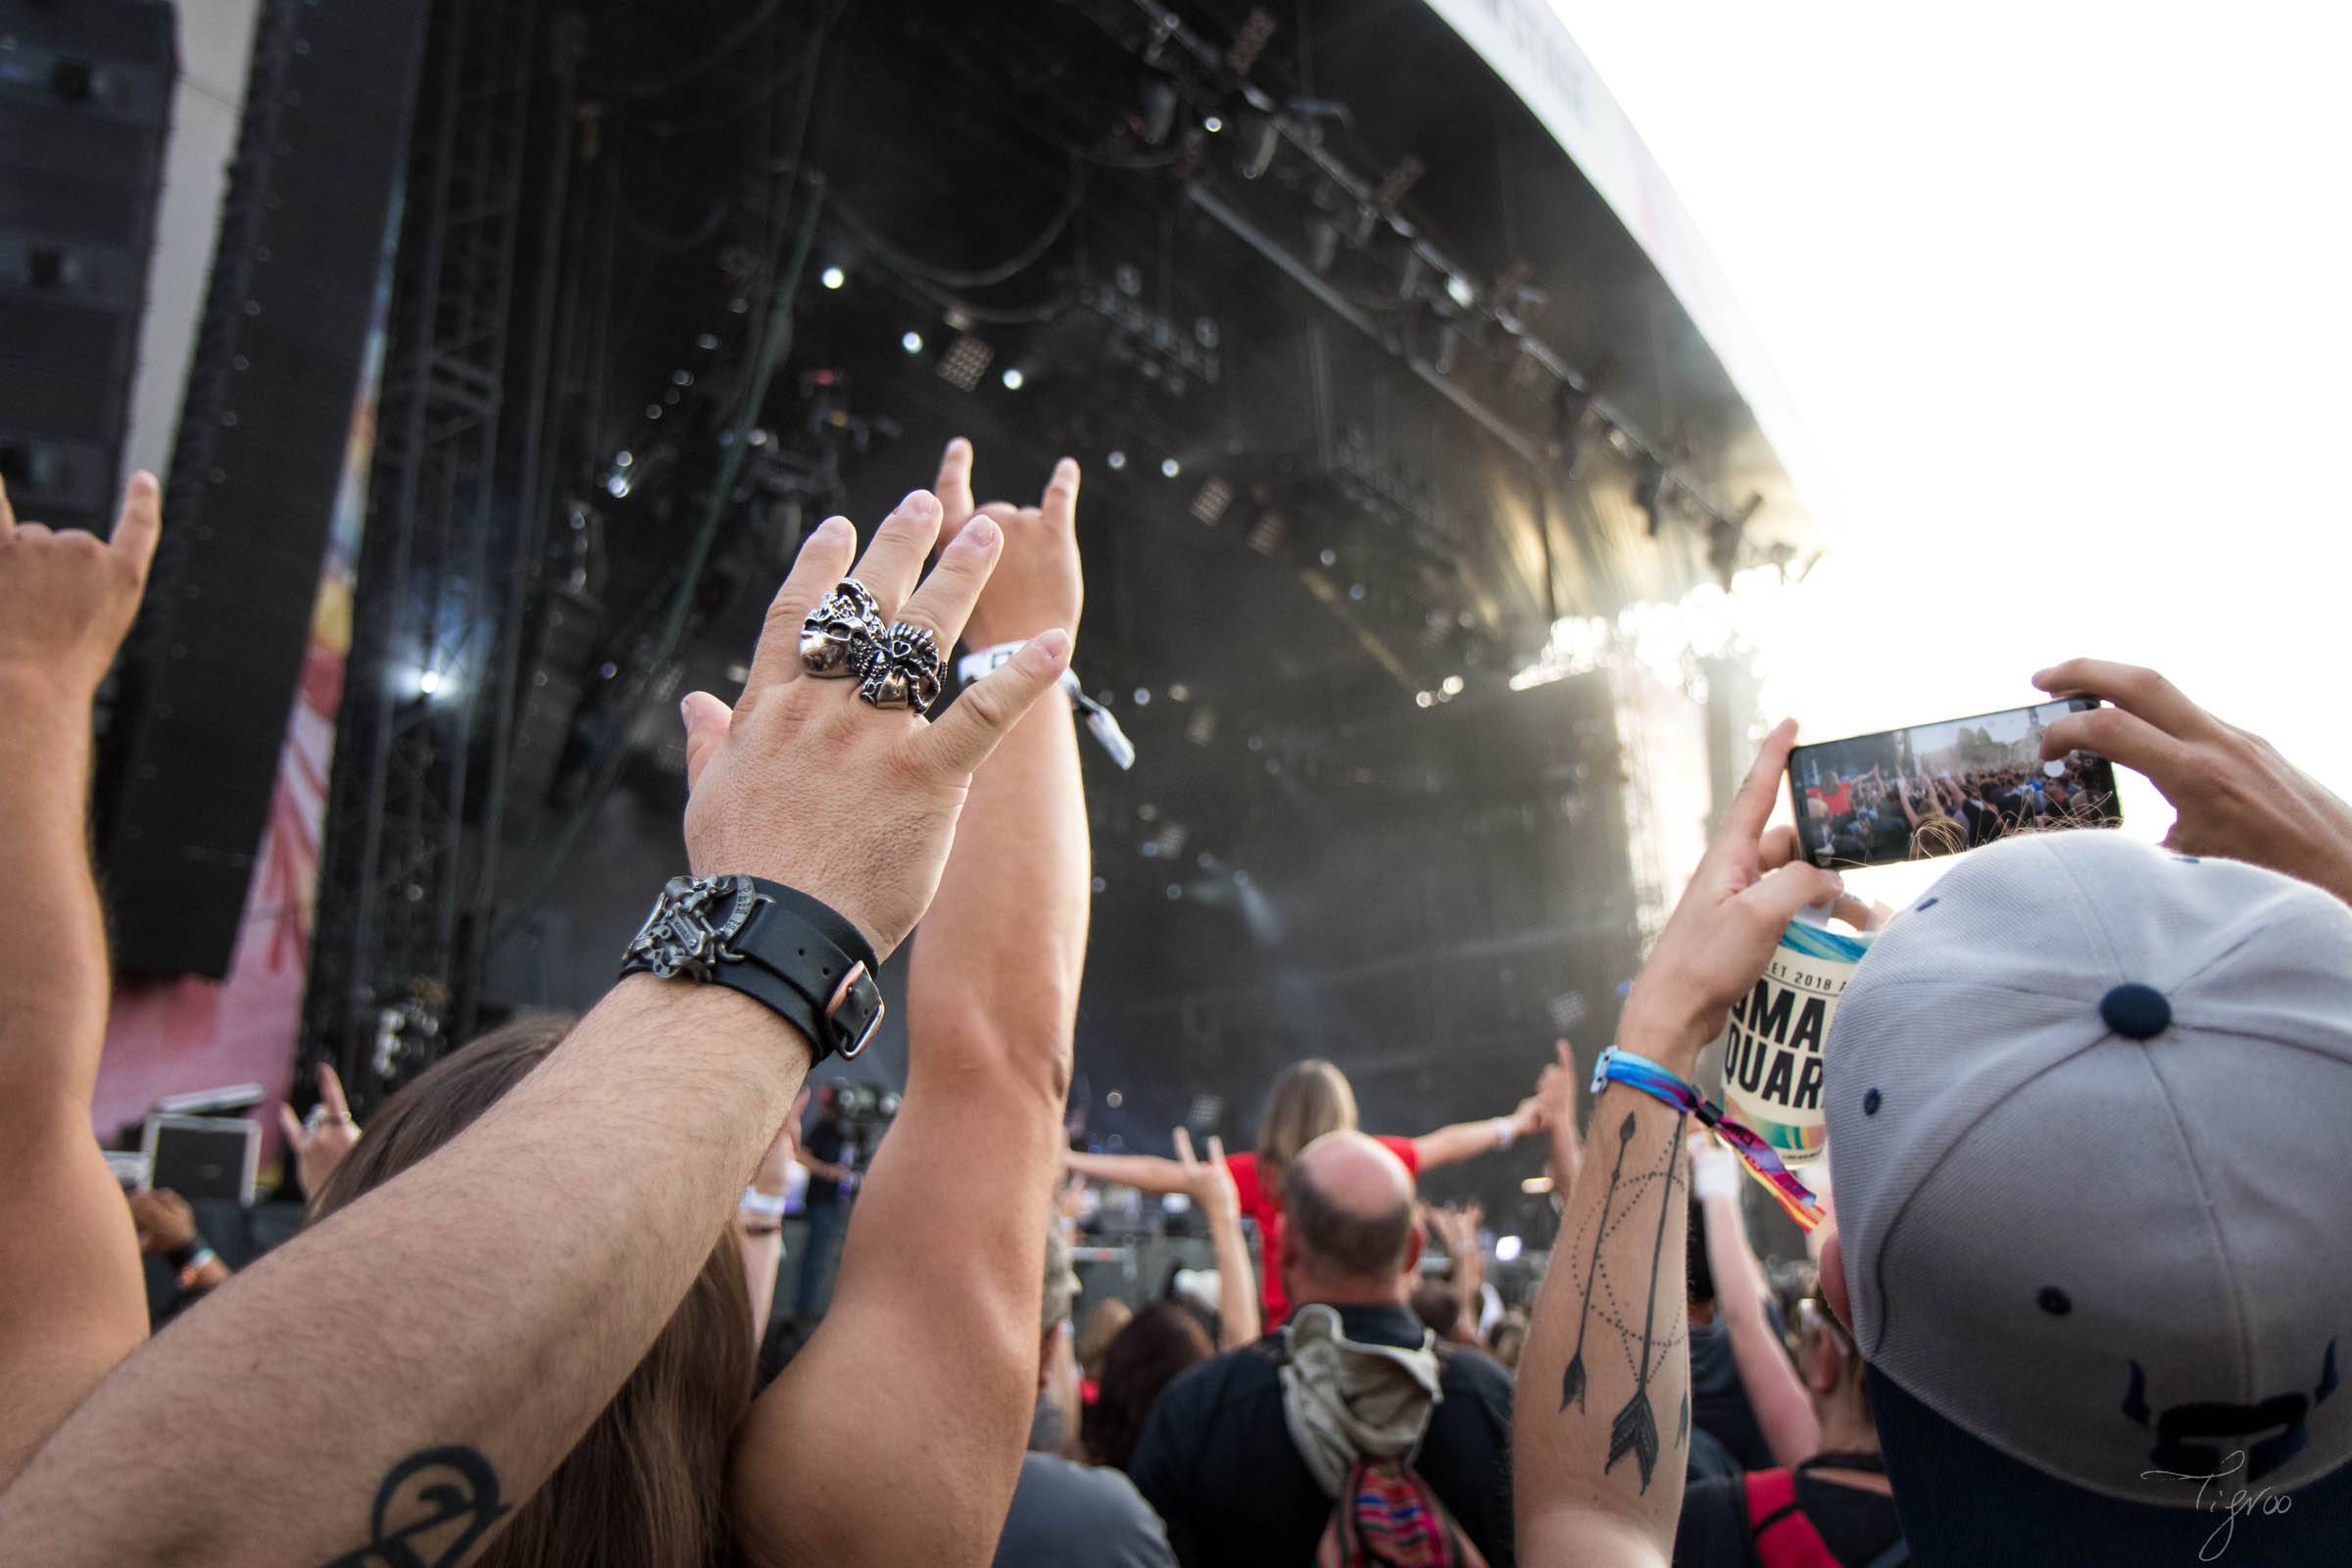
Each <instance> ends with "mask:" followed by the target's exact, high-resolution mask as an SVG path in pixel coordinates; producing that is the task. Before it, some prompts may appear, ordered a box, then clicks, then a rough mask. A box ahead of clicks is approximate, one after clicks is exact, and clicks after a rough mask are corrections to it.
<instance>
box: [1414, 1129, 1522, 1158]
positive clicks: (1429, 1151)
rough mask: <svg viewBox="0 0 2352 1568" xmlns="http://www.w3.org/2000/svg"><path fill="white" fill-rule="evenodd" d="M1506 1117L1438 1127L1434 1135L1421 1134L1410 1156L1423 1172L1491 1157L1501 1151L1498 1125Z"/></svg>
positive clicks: (1501, 1140) (1501, 1142)
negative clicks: (1464, 1161)
mask: <svg viewBox="0 0 2352 1568" xmlns="http://www.w3.org/2000/svg"><path fill="white" fill-rule="evenodd" d="M1508 1120H1509V1118H1508V1117H1492V1118H1489V1119H1488V1120H1486V1121H1457V1122H1455V1123H1454V1124H1453V1125H1452V1126H1450V1127H1441V1128H1439V1129H1438V1130H1437V1131H1436V1132H1434V1133H1423V1134H1422V1135H1421V1136H1420V1137H1418V1138H1416V1139H1414V1140H1413V1153H1414V1154H1415V1155H1416V1156H1418V1158H1419V1160H1420V1164H1421V1168H1422V1169H1423V1170H1429V1169H1432V1168H1434V1167H1436V1166H1439V1165H1458V1164H1460V1163H1461V1162H1462V1161H1463V1160H1465V1159H1476V1158H1477V1157H1478V1156H1479V1155H1481V1154H1492V1153H1494V1152H1495V1151H1496V1150H1498V1149H1501V1148H1503V1147H1504V1145H1503V1138H1502V1134H1501V1133H1500V1132H1499V1131H1497V1130H1496V1129H1497V1124H1498V1123H1501V1122H1505V1121H1508Z"/></svg>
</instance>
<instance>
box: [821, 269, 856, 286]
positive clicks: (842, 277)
mask: <svg viewBox="0 0 2352 1568" xmlns="http://www.w3.org/2000/svg"><path fill="white" fill-rule="evenodd" d="M816 280H817V281H818V282H819V283H822V284H824V285H825V287H827V288H839V287H841V285H842V284H844V283H847V282H848V281H849V280H850V274H849V273H847V272H845V271H843V270H841V269H840V268H838V267H828V268H826V269H825V270H823V271H821V272H819V273H817V274H816Z"/></svg>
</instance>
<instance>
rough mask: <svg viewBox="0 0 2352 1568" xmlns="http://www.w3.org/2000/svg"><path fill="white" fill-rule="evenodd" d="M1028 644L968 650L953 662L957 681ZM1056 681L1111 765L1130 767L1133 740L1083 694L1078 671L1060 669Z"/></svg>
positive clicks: (1007, 660)
mask: <svg viewBox="0 0 2352 1568" xmlns="http://www.w3.org/2000/svg"><path fill="white" fill-rule="evenodd" d="M1027 646H1028V644H1027V643H999V644H997V645H996V646H995V647H994V648H981V649H977V650H975V651H973V652H971V653H968V654H966V655H964V656H963V657H962V658H961V659H959V660H957V661H956V681H957V682H958V683H959V684H961V685H965V686H969V685H970V684H971V683H972V682H974V681H976V680H978V679H980V678H981V677H982V676H984V675H987V674H988V673H990V672H991V671H992V670H995V669H996V668H997V667H998V666H1000V665H1003V664H1008V663H1010V662H1012V656H1013V655H1015V654H1017V653H1019V652H1020V651H1021V650H1022V649H1023V648H1026V647H1027ZM1056 684H1058V685H1059V686H1060V687H1061V689H1062V690H1063V691H1065V692H1068V693H1069V694H1070V707H1071V708H1073V709H1075V710H1076V711H1077V712H1078V714H1079V716H1081V717H1082V718H1084V719H1085V720H1086V728H1087V733H1089V734H1090V735H1092V736H1094V738H1095V740H1096V742H1097V743H1098V744H1100V745H1101V746H1102V748H1103V752H1104V754H1105V755H1107V756H1108V757H1109V758H1110V762H1111V765H1112V766H1113V767H1116V768H1118V769H1119V770H1120V771H1121V772H1125V771H1126V770H1127V769H1128V768H1131V767H1133V766H1134V765H1135V743H1134V742H1133V741H1131V740H1129V739H1128V738H1127V732H1126V731H1125V730H1123V729H1121V728H1119V721H1118V720H1117V719H1116V718H1114V717H1112V716H1111V712H1110V710H1109V709H1107V708H1104V707H1103V705H1102V704H1101V703H1098V702H1096V701H1095V700H1094V699H1093V698H1092V697H1089V696H1087V695H1086V688H1085V687H1084V686H1083V685H1081V684H1079V680H1078V674H1077V671H1075V670H1070V669H1065V670H1063V671H1062V672H1061V679H1060V680H1059V681H1058V682H1057V683H1056Z"/></svg>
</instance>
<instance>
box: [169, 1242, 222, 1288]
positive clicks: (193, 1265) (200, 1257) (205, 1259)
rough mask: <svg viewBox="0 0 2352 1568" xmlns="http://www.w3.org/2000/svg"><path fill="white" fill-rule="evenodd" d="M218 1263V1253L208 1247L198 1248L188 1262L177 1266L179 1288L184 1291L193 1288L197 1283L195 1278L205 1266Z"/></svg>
mask: <svg viewBox="0 0 2352 1568" xmlns="http://www.w3.org/2000/svg"><path fill="white" fill-rule="evenodd" d="M218 1261H220V1254H219V1253H218V1252H215V1251H214V1250H212V1249H211V1248H209V1247H202V1246H200V1247H198V1248H197V1249H196V1250H195V1252H194V1253H193V1254H192V1255H190V1257H189V1258H188V1260H187V1261H186V1262H185V1263H182V1264H181V1265H180V1266H179V1288H180V1289H181V1290H183V1291H184V1290H188V1289H190V1288H191V1287H193V1286H194V1285H195V1284H196V1282H197V1276H198V1275H200V1274H202V1273H203V1272H204V1269H205V1265H206V1264H208V1263H215V1262H218Z"/></svg>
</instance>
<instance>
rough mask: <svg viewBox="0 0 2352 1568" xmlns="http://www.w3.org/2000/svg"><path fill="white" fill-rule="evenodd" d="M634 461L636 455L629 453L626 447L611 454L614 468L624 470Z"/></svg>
mask: <svg viewBox="0 0 2352 1568" xmlns="http://www.w3.org/2000/svg"><path fill="white" fill-rule="evenodd" d="M636 461H637V454H636V453H634V452H631V451H630V450H629V449H628V448H627V447H622V448H621V449H620V450H619V451H618V452H615V453H613V466H614V467H615V468H625V467H627V466H629V465H630V464H632V463H635V462H636Z"/></svg>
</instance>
